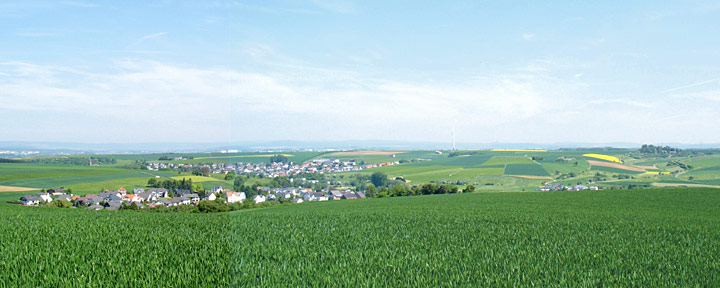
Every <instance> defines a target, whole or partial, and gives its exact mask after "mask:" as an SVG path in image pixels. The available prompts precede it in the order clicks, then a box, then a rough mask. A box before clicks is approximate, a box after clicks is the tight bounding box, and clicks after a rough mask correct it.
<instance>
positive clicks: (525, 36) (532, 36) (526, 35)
mask: <svg viewBox="0 0 720 288" xmlns="http://www.w3.org/2000/svg"><path fill="white" fill-rule="evenodd" d="M522 38H523V39H524V40H532V39H535V34H533V33H524V34H522Z"/></svg>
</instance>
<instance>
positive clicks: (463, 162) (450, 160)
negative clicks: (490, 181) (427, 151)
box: [409, 154, 492, 168]
mask: <svg viewBox="0 0 720 288" xmlns="http://www.w3.org/2000/svg"><path fill="white" fill-rule="evenodd" d="M490 158H492V155H486V154H478V155H465V156H458V157H443V158H437V159H434V160H432V161H423V162H417V163H412V164H409V165H410V166H423V167H427V166H458V167H465V168H471V167H481V165H483V163H485V162H487V161H488V160H489V159H490Z"/></svg>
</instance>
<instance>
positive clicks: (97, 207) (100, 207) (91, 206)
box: [85, 204, 105, 210]
mask: <svg viewBox="0 0 720 288" xmlns="http://www.w3.org/2000/svg"><path fill="white" fill-rule="evenodd" d="M104 208H105V207H103V206H100V205H97V204H96V205H90V206H88V207H87V208H85V209H88V210H103V209H104Z"/></svg>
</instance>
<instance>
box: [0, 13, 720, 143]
mask: <svg viewBox="0 0 720 288" xmlns="http://www.w3.org/2000/svg"><path fill="white" fill-rule="evenodd" d="M0 122H2V123H3V125H2V128H0V141H62V142H83V143H146V142H243V141H274V140H297V141H341V140H387V141H428V142H447V141H450V139H451V131H452V130H453V129H455V131H456V132H455V133H456V138H457V142H458V143H493V142H515V143H517V142H528V143H560V142H584V143H611V142H631V143H672V142H677V143H693V144H703V143H720V2H717V1H479V0H473V1H344V0H341V1H329V0H306V1H300V0H298V1H87V2H84V1H32V0H24V1H5V0H0Z"/></svg>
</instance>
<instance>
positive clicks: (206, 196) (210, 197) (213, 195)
mask: <svg viewBox="0 0 720 288" xmlns="http://www.w3.org/2000/svg"><path fill="white" fill-rule="evenodd" d="M215 199H217V196H215V193H209V194H207V195H205V197H204V198H203V200H208V201H215Z"/></svg>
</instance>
